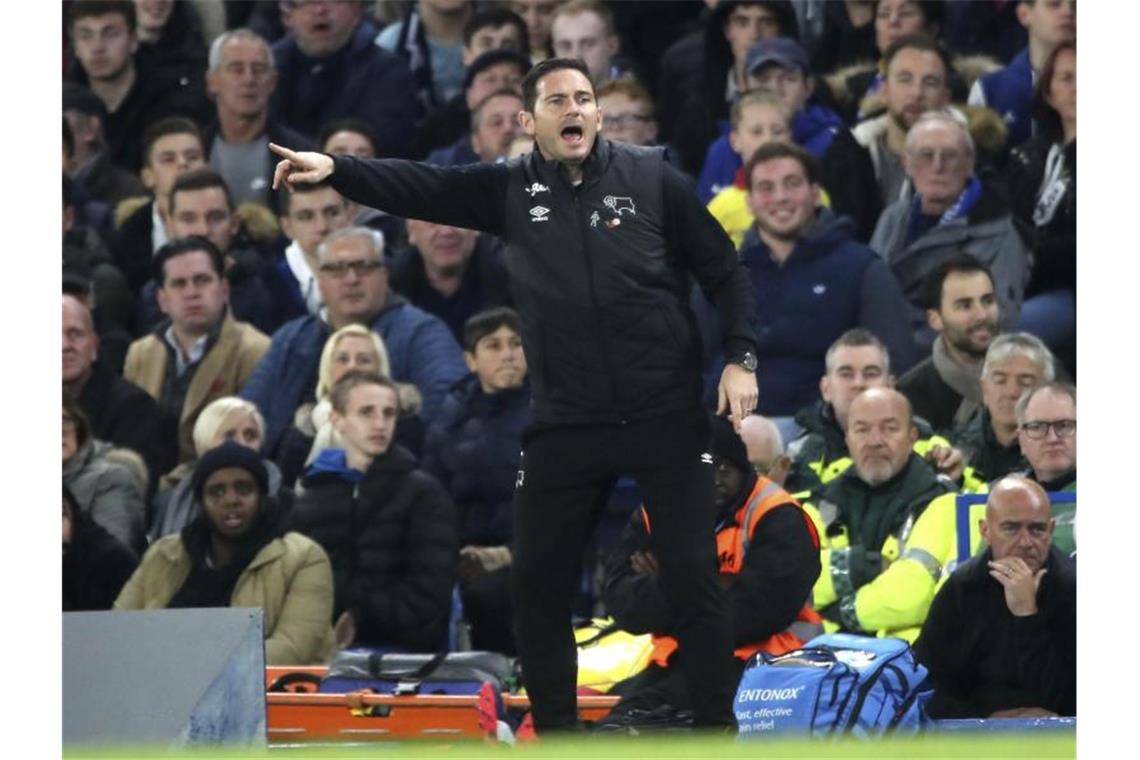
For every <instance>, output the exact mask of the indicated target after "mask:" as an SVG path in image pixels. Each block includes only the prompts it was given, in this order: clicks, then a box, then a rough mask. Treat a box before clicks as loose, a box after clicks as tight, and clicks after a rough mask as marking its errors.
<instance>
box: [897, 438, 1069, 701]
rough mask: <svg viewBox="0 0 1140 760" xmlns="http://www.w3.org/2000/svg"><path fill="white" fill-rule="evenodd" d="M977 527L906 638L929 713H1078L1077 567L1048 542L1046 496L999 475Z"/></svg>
mask: <svg viewBox="0 0 1140 760" xmlns="http://www.w3.org/2000/svg"><path fill="white" fill-rule="evenodd" d="M1073 422H1074V424H1075V421H1073ZM1033 429H1036V428H1033ZM1061 429H1067V425H1062V426H1061ZM1048 437H1052V433H1050V434H1049V436H1048ZM979 525H980V528H981V531H982V536H983V537H984V538H985V540H986V543H987V544H988V545H989V546H988V548H987V549H986V550H985V551H984V552H983V553H981V554H979V555H978V556H976V557H974V558H972V559H971V560H970V561H969V562H967V563H966V564H964V565H962V566H961V567H959V568H958V569H957V570H956V571H955V572H954V574H953V575H951V576H950V578H949V580H947V581H946V584H945V585H944V586H943V587H942V588H941V589H940V590H939V592H938V594H937V596H935V598H934V601H933V603H932V604H931V607H930V614H929V616H928V617H927V618H926V622H925V624H924V625H923V627H922V634H921V635H920V636H919V638H918V641H916V642H915V645H914V653H915V656H916V657H917V658H918V660H919V662H921V663H922V664H923V665H925V666H926V667H927V669H928V670H929V673H930V680H931V682H932V684H933V685H934V696H933V697H932V698H931V700H930V701H929V702H928V703H927V705H926V710H927V712H928V713H929V714H930V715H931V716H932V717H935V718H1035V717H1048V716H1054V715H1076V708H1077V667H1076V665H1077V647H1076V641H1077V570H1076V566H1075V565H1074V564H1073V563H1072V561H1070V560H1069V559H1068V558H1067V557H1066V556H1065V554H1064V552H1062V551H1061V550H1060V549H1058V548H1057V547H1055V546H1050V541H1051V539H1052V537H1053V529H1054V521H1053V519H1052V518H1051V516H1050V513H1049V498H1048V496H1046V494H1045V491H1044V490H1043V489H1042V488H1041V486H1039V485H1038V484H1037V483H1035V482H1033V481H1032V480H1029V479H1027V478H1024V477H1022V476H1019V475H1011V476H1008V477H1006V478H1003V479H1002V480H1001V482H999V483H998V484H997V485H996V486H995V487H994V490H993V491H992V492H991V493H990V497H989V500H988V501H987V502H986V516H985V519H983V520H981V521H980V524H979Z"/></svg>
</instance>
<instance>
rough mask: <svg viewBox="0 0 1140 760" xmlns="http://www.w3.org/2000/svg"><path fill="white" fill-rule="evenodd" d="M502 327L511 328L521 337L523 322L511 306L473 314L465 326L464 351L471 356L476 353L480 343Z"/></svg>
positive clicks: (497, 307)
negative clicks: (476, 347)
mask: <svg viewBox="0 0 1140 760" xmlns="http://www.w3.org/2000/svg"><path fill="white" fill-rule="evenodd" d="M500 327H509V328H510V329H511V330H513V331H514V332H515V333H517V334H518V335H520V336H521V335H522V320H520V319H519V314H518V312H517V311H515V310H514V309H512V308H510V307H509V306H496V307H494V308H492V309H484V310H483V311H481V312H479V313H478V314H472V315H471V317H469V318H468V320H467V322H466V324H464V325H463V350H464V351H466V352H467V353H469V354H473V353H475V346H477V345H478V344H479V341H481V340H483V338H486V337H487V336H488V335H490V334H491V333H493V332H495V331H496V330H498V329H499V328H500Z"/></svg>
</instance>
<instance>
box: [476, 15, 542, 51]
mask: <svg viewBox="0 0 1140 760" xmlns="http://www.w3.org/2000/svg"><path fill="white" fill-rule="evenodd" d="M507 24H510V25H511V26H513V27H515V29H516V30H518V33H519V41H520V42H521V43H522V51H521V52H523V53H525V54H526V55H528V56H529V55H530V34H529V33H528V32H527V28H526V22H525V21H523V19H522V16H520V15H519V14H517V13H515V12H514V11H512V10H510V9H508V8H484V9H482V10H478V11H476V12H475V13H473V14H471V18H469V19H467V23H466V24H464V25H463V47H466V48H469V47H471V40H472V38H474V37H475V33H476V32H478V31H479V30H480V29H485V28H487V27H488V26H491V27H500V26H506V25H507Z"/></svg>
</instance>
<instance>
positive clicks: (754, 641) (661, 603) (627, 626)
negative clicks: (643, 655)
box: [600, 418, 823, 726]
mask: <svg viewBox="0 0 1140 760" xmlns="http://www.w3.org/2000/svg"><path fill="white" fill-rule="evenodd" d="M712 426H713V443H712V458H713V468H714V470H715V472H716V485H715V488H716V491H715V494H716V507H717V513H718V514H717V534H716V541H717V550H718V560H719V564H720V583H721V585H722V586H724V587H725V588H726V589H727V591H728V598H729V618H730V620H731V625H732V636H733V645H734V646H735V647H736V649H735V652H734V653H735V655H736V675H737V678H738V679H739V676H740V673H742V672H743V670H744V666H745V664H746V663H747V662H748V659H749V658H750V657H751V656H752V655H754V654H755V653H756V652H758V651H760V650H764V651H765V652H768V653H770V654H782V653H784V652H788V651H791V650H792V649H795V648H797V647H800V646H802V645H803V644H804V642H805V641H807V640H809V639H811V638H813V637H814V636H816V635H818V634H819V633H822V632H823V627H822V626H821V625H820V618H819V616H818V615H817V614H816V613H815V612H814V611H813V610H812V609H811V607H810V606H809V605H808V603H807V600H808V595H809V594H810V593H811V587H812V583H813V582H814V581H815V579H816V577H817V576H818V575H819V571H820V564H819V535H818V534H817V532H816V529H815V526H814V525H813V523H812V521H811V520H810V519H808V517H807V515H806V514H805V513H804V510H803V509H801V508H800V505H799V504H797V503H796V501H795V500H794V499H793V498H792V497H791V496H790V495H789V494H788V492H787V491H785V490H784V489H782V488H780V486H778V485H777V484H776V483H774V482H772V481H771V480H769V479H768V478H766V477H764V476H762V475H757V474H756V472H755V471H754V469H753V467H752V465H751V464H750V463H749V461H748V455H747V453H746V451H745V447H744V443H743V442H742V441H741V439H740V437H739V436H738V435H737V434H736V433H735V432H734V431H733V429H732V426H731V425H730V424H729V423H728V422H726V421H724V420H723V419H720V418H714V420H713V422H712ZM653 528H654V524H653V521H652V519H651V518H650V516H649V514H648V513H647V512H646V510H645V509H644V508H641V509H637V510H635V511H634V513H633V515H632V517H631V519H630V523H629V525H628V526H627V527H626V530H625V533H624V534H623V536H622V542H621V545H620V548H619V550H618V551H617V552H616V553H615V554H614V555H613V557H612V558H611V559H610V561H609V562H608V566H607V569H606V580H605V591H604V599H605V603H606V611H607V612H608V613H609V614H610V615H612V616H613V618H614V622H615V623H616V624H617V625H618V626H620V627H621V628H623V629H624V630H627V631H629V632H631V633H652V634H653V652H652V655H651V656H650V660H651V662H650V665H649V667H648V668H647V669H646V670H644V671H643V672H641V673H639V674H637V675H635V676H633V677H631V678H629V679H627V680H626V681H624V682H622V683H619V684H617V685H616V686H615V687H614V688H613V690H611V693H615V694H621V695H622V700H621V702H619V703H618V704H617V705H616V706H615V707H614V709H613V710H611V711H610V714H609V715H607V716H606V717H605V718H603V719H602V720H601V721H600V725H602V726H607V725H638V724H642V725H644V724H645V723H647V722H657V721H663V720H667V721H683V720H684V719H685V717H686V716H684V713H686V712H688V711H691V710H692V709H693V705H692V703H691V702H690V701H689V695H688V693H687V690H686V688H685V682H684V678H683V676H682V673H681V669H680V668H679V667H676V666H678V665H679V664H680V663H681V662H683V661H684V660H685V658H687V657H688V656H689V650H688V649H686V648H685V646H684V645H681V646H680V648H678V643H677V640H676V639H675V638H673V637H672V636H670V635H669V633H671V632H672V631H673V630H675V627H676V620H677V617H676V615H675V613H674V612H673V610H672V609H671V608H670V607H669V602H668V598H667V596H666V595H665V593H664V591H663V589H662V584H661V577H660V573H659V571H658V563H657V560H656V557H655V554H654V551H653Z"/></svg>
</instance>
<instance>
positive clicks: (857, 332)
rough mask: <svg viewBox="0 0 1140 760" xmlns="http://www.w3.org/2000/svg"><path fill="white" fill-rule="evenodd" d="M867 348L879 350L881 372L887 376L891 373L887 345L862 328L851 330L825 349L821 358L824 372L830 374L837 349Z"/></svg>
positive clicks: (889, 354)
mask: <svg viewBox="0 0 1140 760" xmlns="http://www.w3.org/2000/svg"><path fill="white" fill-rule="evenodd" d="M867 347H870V348H877V349H879V353H881V354H882V355H883V372H885V373H888V374H889V373H890V371H891V352H890V351H888V350H887V344H886V343H883V341H882V340H880V339H879V336H878V335H875V333H873V332H871V331H870V330H868V329H866V328H863V327H853V328H851V329H850V330H848V331H847V332H845V333H843V334H842V335H840V336H839V337H838V338H836V339H835V342H834V343H832V344H831V345H830V346H828V347H827V353H825V354H824V358H823V363H824V372H831V365H832V362H834V361H835V352H836V351H838V350H839V349H841V348H867Z"/></svg>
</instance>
